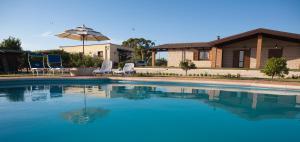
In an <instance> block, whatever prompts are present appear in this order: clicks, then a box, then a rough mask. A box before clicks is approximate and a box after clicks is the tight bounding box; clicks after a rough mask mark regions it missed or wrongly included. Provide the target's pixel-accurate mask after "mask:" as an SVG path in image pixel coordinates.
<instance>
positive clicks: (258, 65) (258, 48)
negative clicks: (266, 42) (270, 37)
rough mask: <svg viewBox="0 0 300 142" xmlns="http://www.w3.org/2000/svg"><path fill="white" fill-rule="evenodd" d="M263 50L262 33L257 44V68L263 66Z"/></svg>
mask: <svg viewBox="0 0 300 142" xmlns="http://www.w3.org/2000/svg"><path fill="white" fill-rule="evenodd" d="M261 50H262V35H258V37H257V46H256V69H259V68H260V66H261Z"/></svg>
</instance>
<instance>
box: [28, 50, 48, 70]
mask: <svg viewBox="0 0 300 142" xmlns="http://www.w3.org/2000/svg"><path fill="white" fill-rule="evenodd" d="M28 63H29V68H30V70H31V72H32V74H34V72H36V74H37V75H38V74H39V71H42V72H43V74H44V71H45V65H44V55H43V54H34V53H31V54H28Z"/></svg>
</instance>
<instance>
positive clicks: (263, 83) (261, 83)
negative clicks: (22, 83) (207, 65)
mask: <svg viewBox="0 0 300 142" xmlns="http://www.w3.org/2000/svg"><path fill="white" fill-rule="evenodd" d="M64 78H65V79H97V78H99V79H101V78H109V79H113V80H126V81H164V82H181V83H184V82H187V83H206V84H224V85H243V86H255V87H271V88H272V87H273V88H286V89H300V82H280V81H268V80H230V79H209V78H192V77H121V76H120V77H111V76H107V77H106V76H96V77H94V76H76V77H71V76H32V77H28V76H26V77H0V81H8V80H19V79H64Z"/></svg>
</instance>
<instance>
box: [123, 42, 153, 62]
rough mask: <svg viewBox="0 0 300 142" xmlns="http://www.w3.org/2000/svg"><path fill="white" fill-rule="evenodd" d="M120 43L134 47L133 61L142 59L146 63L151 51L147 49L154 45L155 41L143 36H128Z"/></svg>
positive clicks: (149, 58)
mask: <svg viewBox="0 0 300 142" xmlns="http://www.w3.org/2000/svg"><path fill="white" fill-rule="evenodd" d="M122 45H123V46H124V47H128V48H133V49H134V55H133V58H134V61H138V60H142V61H146V62H147V63H148V62H149V61H150V60H151V51H149V50H148V49H149V48H152V47H154V46H155V43H154V42H153V41H151V40H147V39H144V38H129V39H128V40H126V41H123V43H122Z"/></svg>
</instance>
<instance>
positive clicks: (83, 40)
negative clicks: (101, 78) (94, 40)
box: [82, 35, 84, 55]
mask: <svg viewBox="0 0 300 142" xmlns="http://www.w3.org/2000/svg"><path fill="white" fill-rule="evenodd" d="M82 53H83V55H84V35H83V36H82Z"/></svg>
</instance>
